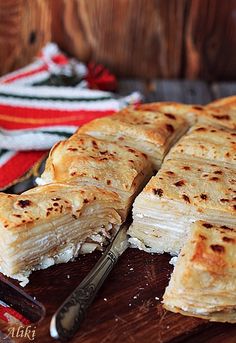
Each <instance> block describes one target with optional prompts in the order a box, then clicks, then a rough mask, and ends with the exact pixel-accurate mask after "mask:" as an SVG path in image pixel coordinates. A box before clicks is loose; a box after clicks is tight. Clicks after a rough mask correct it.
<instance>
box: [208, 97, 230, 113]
mask: <svg viewBox="0 0 236 343" xmlns="http://www.w3.org/2000/svg"><path fill="white" fill-rule="evenodd" d="M207 106H210V107H222V108H228V109H231V110H233V109H234V110H236V95H232V96H228V97H226V98H221V99H217V100H214V101H212V102H210V103H209V104H208V105H207Z"/></svg>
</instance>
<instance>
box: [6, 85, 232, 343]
mask: <svg viewBox="0 0 236 343" xmlns="http://www.w3.org/2000/svg"><path fill="white" fill-rule="evenodd" d="M119 86H120V93H121V94H128V93H130V92H131V91H134V90H138V91H141V92H142V93H143V94H144V96H145V100H146V101H161V100H174V101H185V102H187V103H192V102H196V103H206V102H208V101H211V99H214V98H216V97H220V96H221V94H223V96H226V95H231V94H232V92H234V91H232V89H235V84H225V83H224V84H217V85H210V86H208V85H207V84H206V83H203V82H201V81H181V82H178V81H175V80H173V81H164V80H163V81H159V80H158V81H156V80H154V81H153V82H142V81H139V80H121V81H120V82H119ZM227 92H228V93H227ZM99 256H100V254H99V253H95V254H91V255H86V256H80V257H79V258H78V259H77V260H76V261H75V262H71V263H67V264H62V265H58V266H54V267H51V268H49V269H47V270H43V271H38V272H34V273H33V274H32V276H31V277H30V283H29V285H27V286H26V287H25V291H26V292H27V293H28V294H30V295H31V296H32V297H36V299H37V301H39V302H40V303H41V304H43V305H44V307H45V310H46V314H45V316H44V317H43V319H42V321H41V322H40V323H39V324H37V325H36V338H35V340H34V342H36V343H51V342H53V339H52V338H50V335H49V323H50V319H51V316H52V315H53V313H54V312H55V311H56V309H57V308H58V306H59V305H60V304H61V303H62V302H63V300H64V299H65V298H66V297H67V296H68V295H69V294H70V293H71V291H72V290H73V289H74V288H75V287H76V286H77V285H78V284H79V283H80V282H81V281H82V279H83V278H84V277H85V276H86V275H87V273H88V272H89V271H90V270H91V268H92V267H93V265H94V264H95V263H96V261H97V259H98V258H99ZM169 259H170V256H168V255H167V254H165V255H157V254H147V253H144V252H142V251H139V250H136V249H129V250H127V251H126V252H125V253H124V254H123V255H122V256H121V258H120V260H119V261H118V263H117V265H116V266H115V268H114V269H113V271H112V272H111V274H110V276H109V277H108V279H107V280H106V282H105V284H104V285H103V287H102V288H101V290H100V292H99V294H98V296H97V298H96V299H95V302H94V303H93V305H92V306H91V308H90V310H89V312H88V315H87V318H86V320H85V321H84V323H83V325H82V326H81V329H80V331H79V332H78V333H77V335H76V336H75V337H74V339H73V340H72V341H71V342H72V343H77V342H80V343H97V342H99V343H113V342H116V343H126V342H127V343H129V342H130V343H143V342H146V343H149V342H150V343H154V342H155V343H156V342H157V343H164V342H185V343H194V342H196V343H199V342H201V343H213V342H214V343H222V342H227V343H235V342H236V326H235V325H230V324H219V323H208V322H206V321H204V320H201V319H197V318H192V317H185V316H182V315H178V314H174V313H171V312H168V311H165V310H164V309H163V308H162V305H161V299H162V296H163V292H164V289H165V287H166V286H167V284H168V281H169V277H170V273H171V271H172V266H171V265H170V264H169ZM0 327H1V324H0ZM0 342H4V343H6V342H7V341H6V340H4V339H3V338H1V335H0ZM13 342H16V343H18V342H19V343H23V342H24V343H26V342H29V340H28V339H23V338H22V339H21V338H17V339H15V340H13Z"/></svg>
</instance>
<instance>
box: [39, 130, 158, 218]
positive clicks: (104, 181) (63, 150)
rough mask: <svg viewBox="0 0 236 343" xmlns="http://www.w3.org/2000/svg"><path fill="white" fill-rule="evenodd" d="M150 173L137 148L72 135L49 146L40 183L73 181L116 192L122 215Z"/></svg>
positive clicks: (144, 158) (146, 162)
mask: <svg viewBox="0 0 236 343" xmlns="http://www.w3.org/2000/svg"><path fill="white" fill-rule="evenodd" d="M151 175H152V170H151V164H150V162H149V161H148V159H147V156H146V155H145V154H143V153H141V152H140V151H138V150H136V149H134V148H130V147H127V146H122V145H118V144H115V143H110V142H106V141H102V140H100V139H97V138H94V137H91V136H88V135H79V134H75V135H73V136H72V137H71V138H69V139H68V140H66V141H63V142H60V143H58V144H56V145H55V146H54V147H53V148H52V150H51V152H50V155H49V158H48V160H47V163H46V168H45V171H44V173H43V174H42V176H41V181H40V182H41V183H44V184H46V183H52V182H69V183H71V182H74V183H77V184H79V185H89V186H96V187H101V188H103V189H107V190H111V191H115V192H116V193H118V194H119V195H120V197H121V199H122V204H123V205H122V206H123V209H124V216H123V217H125V215H126V213H127V211H128V210H129V208H130V206H131V203H132V200H133V198H134V197H135V196H136V195H137V193H138V192H139V191H141V189H142V188H143V187H144V185H145V184H146V183H147V182H148V180H149V179H150V177H151Z"/></svg>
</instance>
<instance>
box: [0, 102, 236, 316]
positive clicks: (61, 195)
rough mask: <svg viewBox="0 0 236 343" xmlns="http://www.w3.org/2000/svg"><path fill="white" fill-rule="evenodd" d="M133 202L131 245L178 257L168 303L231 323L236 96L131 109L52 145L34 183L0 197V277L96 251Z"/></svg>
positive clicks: (21, 276)
mask: <svg viewBox="0 0 236 343" xmlns="http://www.w3.org/2000/svg"><path fill="white" fill-rule="evenodd" d="M153 175H154V176H153ZM150 178H151V180H150ZM149 180H150V181H149ZM145 185H146V186H145ZM144 187H145V188H144ZM143 188H144V189H143ZM142 189H143V190H142ZM139 193H140V194H139ZM133 201H134V205H133V223H132V225H131V227H130V229H129V231H128V233H129V237H130V238H129V241H130V243H131V245H132V246H133V247H136V248H139V249H142V250H145V251H147V252H157V253H162V252H168V253H170V254H172V255H179V257H178V260H177V264H176V267H175V269H174V272H173V275H172V277H171V281H170V284H169V286H168V287H167V289H166V292H165V294H164V306H165V307H166V308H167V309H169V310H171V311H174V312H180V313H183V314H186V315H194V316H200V317H203V318H208V319H210V320H218V321H229V322H235V321H236V299H235V291H236V283H235V281H234V274H235V270H236V269H235V267H236V266H235V261H234V255H235V243H236V97H230V98H225V99H221V100H218V101H216V102H214V103H211V104H209V105H208V106H198V105H196V106H194V105H191V106H190V105H185V104H179V103H171V102H162V103H153V104H143V105H138V106H131V107H129V108H127V109H124V110H122V111H120V112H118V113H116V114H115V115H113V116H111V117H106V118H100V119H96V120H93V121H91V122H90V123H88V124H86V125H84V126H83V127H81V128H80V129H78V131H77V132H76V133H75V134H74V135H73V136H72V137H70V138H69V139H68V140H67V141H63V142H60V143H58V144H56V145H55V146H54V147H53V148H52V150H51V152H50V155H49V157H48V160H47V162H46V168H45V171H44V173H43V174H42V175H41V178H40V179H39V186H38V187H35V188H34V189H31V190H29V191H27V192H25V193H23V194H21V195H8V194H3V193H1V194H0V233H1V235H0V247H1V249H0V269H1V271H2V272H3V273H4V274H6V275H8V276H10V277H13V278H16V279H18V280H20V281H21V282H22V283H23V284H26V283H27V282H28V277H29V275H30V273H31V272H32V271H33V270H36V269H43V268H47V267H49V266H51V265H53V264H55V263H61V262H68V261H69V260H71V259H73V258H75V257H76V256H77V255H78V254H79V253H88V252H92V251H94V250H95V249H102V247H103V245H106V244H107V243H108V242H109V241H110V240H111V239H112V237H113V236H114V235H115V233H116V232H117V230H118V229H119V227H120V225H121V224H122V222H124V221H125V220H126V218H127V215H128V213H129V211H130V209H131V207H132V203H133Z"/></svg>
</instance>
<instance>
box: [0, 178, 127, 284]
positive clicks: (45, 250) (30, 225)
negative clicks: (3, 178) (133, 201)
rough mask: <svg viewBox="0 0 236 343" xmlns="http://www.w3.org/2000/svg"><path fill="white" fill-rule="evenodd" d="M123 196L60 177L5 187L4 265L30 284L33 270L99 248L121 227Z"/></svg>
mask: <svg viewBox="0 0 236 343" xmlns="http://www.w3.org/2000/svg"><path fill="white" fill-rule="evenodd" d="M120 208H121V203H120V199H119V196H118V195H117V194H116V193H114V192H111V191H106V190H102V189H99V188H96V187H94V186H93V187H89V186H86V187H83V186H78V185H75V184H74V185H73V184H71V185H68V184H62V183H55V184H50V185H45V186H39V187H36V188H34V189H32V190H30V191H27V192H25V193H23V194H21V195H9V194H4V193H0V233H1V234H0V271H1V272H2V273H4V274H5V275H7V276H10V277H12V278H15V279H17V280H19V281H21V282H22V285H25V284H26V283H27V282H28V277H29V275H30V273H31V272H32V271H33V270H37V269H45V268H48V267H49V266H51V265H53V264H56V263H62V262H68V261H69V260H71V259H73V258H75V257H76V256H77V255H78V254H79V253H87V252H92V251H93V250H95V249H100V248H101V246H102V245H103V244H105V243H106V242H107V241H108V240H110V239H111V238H112V237H113V236H114V234H115V233H116V232H117V230H118V229H119V226H120V224H121V217H120V215H119V209H120Z"/></svg>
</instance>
